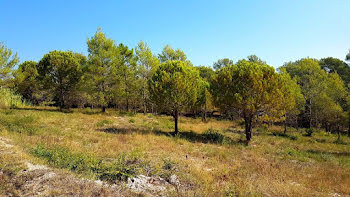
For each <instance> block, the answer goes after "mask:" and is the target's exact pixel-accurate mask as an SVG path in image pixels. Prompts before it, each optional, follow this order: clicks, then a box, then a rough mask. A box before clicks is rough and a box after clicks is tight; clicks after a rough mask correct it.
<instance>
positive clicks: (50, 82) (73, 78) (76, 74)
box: [38, 51, 84, 108]
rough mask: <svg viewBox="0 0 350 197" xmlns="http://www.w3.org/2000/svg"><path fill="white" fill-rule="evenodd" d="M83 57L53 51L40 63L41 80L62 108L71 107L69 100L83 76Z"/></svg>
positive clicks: (69, 52) (68, 52) (71, 53)
mask: <svg viewBox="0 0 350 197" xmlns="http://www.w3.org/2000/svg"><path fill="white" fill-rule="evenodd" d="M81 56H82V55H80V54H79V56H77V54H75V53H73V52H71V51H66V52H62V51H51V52H49V53H48V54H46V55H44V57H43V58H42V59H41V60H40V62H39V63H38V73H39V78H40V80H41V81H42V82H43V84H44V88H45V89H47V90H50V91H51V93H52V94H53V95H54V97H55V99H57V103H58V105H59V106H60V108H67V107H69V103H68V102H69V98H70V97H71V96H72V92H73V91H75V90H76V88H77V85H78V83H79V82H80V80H81V77H82V74H83V66H84V65H81V59H80V57H81Z"/></svg>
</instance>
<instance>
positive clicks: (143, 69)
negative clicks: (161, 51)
mask: <svg viewBox="0 0 350 197" xmlns="http://www.w3.org/2000/svg"><path fill="white" fill-rule="evenodd" d="M135 53H136V58H137V64H138V67H137V68H138V73H139V75H140V78H141V83H142V84H141V92H142V102H143V112H144V113H146V112H147V105H148V102H149V92H148V87H147V81H148V80H149V79H150V78H151V76H152V74H153V73H154V71H155V69H156V68H157V67H158V66H159V65H160V62H159V60H158V58H157V57H156V56H154V55H153V54H152V51H151V49H150V48H149V47H148V45H147V44H146V43H145V42H143V41H140V42H139V43H138V44H137V47H136V48H135Z"/></svg>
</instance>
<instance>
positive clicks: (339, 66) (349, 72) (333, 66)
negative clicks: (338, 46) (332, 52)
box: [320, 56, 350, 84]
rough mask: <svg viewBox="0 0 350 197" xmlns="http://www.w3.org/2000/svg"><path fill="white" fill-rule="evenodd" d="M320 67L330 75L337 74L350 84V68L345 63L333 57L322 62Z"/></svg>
mask: <svg viewBox="0 0 350 197" xmlns="http://www.w3.org/2000/svg"><path fill="white" fill-rule="evenodd" d="M349 58H350V56H349ZM320 66H321V68H322V69H324V70H325V71H326V72H328V73H337V74H338V75H339V76H340V77H341V78H342V80H343V81H344V83H345V84H349V83H350V66H349V65H348V64H346V63H345V62H344V61H342V60H340V59H337V58H333V57H327V58H323V59H321V60H320Z"/></svg>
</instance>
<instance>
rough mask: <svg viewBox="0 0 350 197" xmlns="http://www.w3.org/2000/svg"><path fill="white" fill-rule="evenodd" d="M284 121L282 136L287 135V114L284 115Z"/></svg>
mask: <svg viewBox="0 0 350 197" xmlns="http://www.w3.org/2000/svg"><path fill="white" fill-rule="evenodd" d="M284 117H285V119H284V134H286V133H287V114H285V115H284Z"/></svg>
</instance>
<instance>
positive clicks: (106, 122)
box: [96, 120, 113, 127]
mask: <svg viewBox="0 0 350 197" xmlns="http://www.w3.org/2000/svg"><path fill="white" fill-rule="evenodd" d="M110 124H113V122H112V121H110V120H101V121H99V122H97V123H96V126H97V127H103V126H105V125H110Z"/></svg>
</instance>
